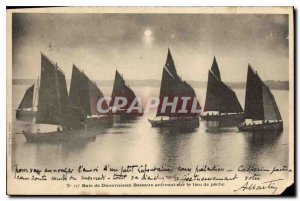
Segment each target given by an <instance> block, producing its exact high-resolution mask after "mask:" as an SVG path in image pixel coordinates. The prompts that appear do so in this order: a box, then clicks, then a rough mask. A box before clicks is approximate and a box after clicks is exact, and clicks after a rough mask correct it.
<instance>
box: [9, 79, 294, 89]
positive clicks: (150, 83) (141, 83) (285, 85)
mask: <svg viewBox="0 0 300 201" xmlns="http://www.w3.org/2000/svg"><path fill="white" fill-rule="evenodd" d="M35 81H36V80H34V79H13V80H12V84H13V85H30V84H33V83H34V82H35ZM70 82H71V80H69V79H68V80H67V84H70ZM160 82H161V81H160V80H155V79H149V80H126V83H127V84H128V85H129V86H132V87H160ZM264 82H265V83H266V84H267V85H268V86H269V87H270V89H273V90H289V81H275V80H266V81H264ZM96 83H97V85H98V86H100V87H101V86H113V83H114V80H97V81H96ZM187 83H189V84H190V85H192V86H193V87H195V88H205V87H206V82H205V81H192V80H187ZM226 84H227V85H228V86H230V87H231V88H234V89H244V88H245V87H246V83H245V82H226Z"/></svg>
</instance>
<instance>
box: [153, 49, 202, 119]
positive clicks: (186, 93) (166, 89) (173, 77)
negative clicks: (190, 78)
mask: <svg viewBox="0 0 300 201" xmlns="http://www.w3.org/2000/svg"><path fill="white" fill-rule="evenodd" d="M165 97H167V98H168V102H172V101H173V100H174V98H175V97H178V102H177V106H176V110H175V112H174V113H173V112H172V111H171V109H172V108H171V107H166V110H165V111H162V104H163V100H164V98H165ZM181 97H189V98H190V99H189V100H188V101H187V104H186V110H187V112H186V113H182V112H179V110H181V109H182V106H183V100H182V99H181ZM194 98H196V93H195V91H194V89H193V88H192V87H191V85H189V84H188V83H187V82H185V81H183V80H181V78H180V77H179V76H178V74H177V71H176V68H175V64H174V61H173V58H172V55H171V51H170V49H168V55H167V60H166V64H165V66H164V67H163V73H162V80H161V87H160V94H159V99H160V104H159V105H158V109H157V113H156V116H197V115H199V114H197V113H194V112H192V107H193V101H194ZM194 109H197V110H200V109H201V107H200V104H199V102H198V100H197V102H196V107H195V108H194Z"/></svg>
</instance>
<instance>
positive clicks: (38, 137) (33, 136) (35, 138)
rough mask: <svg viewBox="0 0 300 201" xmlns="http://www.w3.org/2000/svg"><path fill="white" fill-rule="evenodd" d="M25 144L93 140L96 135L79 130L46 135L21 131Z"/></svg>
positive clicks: (85, 130)
mask: <svg viewBox="0 0 300 201" xmlns="http://www.w3.org/2000/svg"><path fill="white" fill-rule="evenodd" d="M23 134H24V136H25V138H26V140H27V142H64V141H72V140H94V139H96V135H95V134H93V133H92V132H87V129H80V130H76V131H60V132H57V131H55V132H47V133H33V132H29V131H23Z"/></svg>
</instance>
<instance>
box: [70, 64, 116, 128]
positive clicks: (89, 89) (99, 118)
mask: <svg viewBox="0 0 300 201" xmlns="http://www.w3.org/2000/svg"><path fill="white" fill-rule="evenodd" d="M103 97H104V95H103V93H102V91H101V90H100V89H99V87H98V86H97V84H96V82H93V81H91V80H90V79H89V78H88V76H87V75H86V74H85V73H84V72H83V71H80V70H79V68H78V67H77V66H76V65H74V64H73V69H72V78H71V86H70V92H69V99H70V102H71V104H72V105H73V106H74V107H78V108H80V110H81V112H82V113H83V116H84V118H85V123H86V125H87V128H94V127H110V126H112V125H113V117H112V115H111V114H110V112H109V113H108V114H101V113H100V112H99V111H98V110H97V103H98V100H99V99H101V98H103ZM102 107H103V108H104V109H109V107H108V104H107V102H106V101H104V102H102Z"/></svg>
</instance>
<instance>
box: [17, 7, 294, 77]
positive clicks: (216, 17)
mask: <svg viewBox="0 0 300 201" xmlns="http://www.w3.org/2000/svg"><path fill="white" fill-rule="evenodd" d="M50 43H51V48H50V47H49V44H50ZM168 46H169V47H170V49H171V52H172V55H173V58H174V61H175V65H176V68H177V72H178V73H179V74H180V75H181V76H182V78H183V79H185V80H199V81H206V80H207V75H208V69H209V68H210V67H211V63H212V60H213V56H216V58H217V62H218V64H219V68H220V71H221V77H222V79H223V80H225V81H246V73H247V64H248V63H250V64H251V65H252V66H253V67H254V68H255V69H256V70H257V71H258V73H259V75H260V76H261V77H262V79H263V80H270V79H273V80H288V16H287V15H257V14H256V15H251V14H243V15H241V14H229V15H225V14H22V13H20V14H13V78H32V79H34V78H37V76H38V75H39V73H40V51H42V52H44V53H45V54H46V55H48V56H49V58H51V59H52V60H53V61H54V62H57V63H58V65H59V66H60V68H61V69H62V70H63V71H64V72H65V73H66V77H67V78H70V77H71V71H72V64H73V63H74V64H76V65H77V66H78V67H79V68H81V69H83V70H84V71H85V73H86V74H87V75H88V76H89V77H90V78H91V79H94V80H113V79H114V73H115V70H116V69H118V70H119V71H120V72H121V73H122V74H123V76H124V78H125V79H161V74H162V67H163V65H164V63H165V60H166V56H167V48H168Z"/></svg>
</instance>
